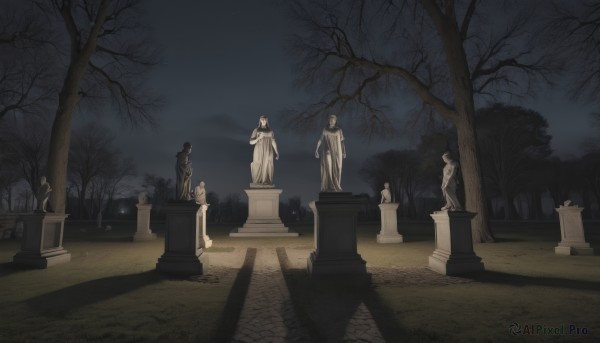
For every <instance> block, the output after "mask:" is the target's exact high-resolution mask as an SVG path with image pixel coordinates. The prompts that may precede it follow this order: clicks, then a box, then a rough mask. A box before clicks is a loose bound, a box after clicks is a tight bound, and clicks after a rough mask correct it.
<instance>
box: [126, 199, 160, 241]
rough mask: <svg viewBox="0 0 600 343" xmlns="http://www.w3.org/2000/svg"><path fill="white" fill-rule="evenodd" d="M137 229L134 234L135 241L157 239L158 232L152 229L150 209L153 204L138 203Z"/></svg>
mask: <svg viewBox="0 0 600 343" xmlns="http://www.w3.org/2000/svg"><path fill="white" fill-rule="evenodd" d="M135 206H136V207H137V209H138V210H137V231H136V232H135V234H134V235H133V239H132V240H133V241H134V242H143V241H151V240H154V239H156V234H155V233H152V231H150V210H151V209H152V204H136V205H135Z"/></svg>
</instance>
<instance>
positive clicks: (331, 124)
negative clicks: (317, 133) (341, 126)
mask: <svg viewBox="0 0 600 343" xmlns="http://www.w3.org/2000/svg"><path fill="white" fill-rule="evenodd" d="M328 123H329V127H335V126H336V125H337V116H336V115H335V114H330V115H329V119H328Z"/></svg>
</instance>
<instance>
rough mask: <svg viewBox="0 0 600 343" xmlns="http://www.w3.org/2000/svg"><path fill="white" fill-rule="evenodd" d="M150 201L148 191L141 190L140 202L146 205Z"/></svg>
mask: <svg viewBox="0 0 600 343" xmlns="http://www.w3.org/2000/svg"><path fill="white" fill-rule="evenodd" d="M147 202H148V192H140V194H138V204H140V205H145V204H146V203H147Z"/></svg>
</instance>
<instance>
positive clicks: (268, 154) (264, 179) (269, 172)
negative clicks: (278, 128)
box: [250, 128, 275, 185]
mask: <svg viewBox="0 0 600 343" xmlns="http://www.w3.org/2000/svg"><path fill="white" fill-rule="evenodd" d="M259 132H260V133H262V136H263V138H262V139H261V140H259V141H258V142H256V144H254V154H253V155H252V163H250V172H251V173H252V183H254V184H260V185H272V184H273V169H274V168H273V154H274V153H275V149H274V148H273V142H275V136H274V134H273V131H271V129H260V128H256V129H254V131H252V135H251V136H250V140H254V139H256V137H258V133H259Z"/></svg>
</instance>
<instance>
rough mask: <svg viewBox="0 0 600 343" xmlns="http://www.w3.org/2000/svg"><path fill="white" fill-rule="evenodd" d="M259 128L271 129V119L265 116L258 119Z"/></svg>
mask: <svg viewBox="0 0 600 343" xmlns="http://www.w3.org/2000/svg"><path fill="white" fill-rule="evenodd" d="M258 127H263V128H266V127H269V118H268V117H267V116H265V115H262V116H260V117H259V118H258Z"/></svg>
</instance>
